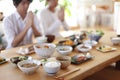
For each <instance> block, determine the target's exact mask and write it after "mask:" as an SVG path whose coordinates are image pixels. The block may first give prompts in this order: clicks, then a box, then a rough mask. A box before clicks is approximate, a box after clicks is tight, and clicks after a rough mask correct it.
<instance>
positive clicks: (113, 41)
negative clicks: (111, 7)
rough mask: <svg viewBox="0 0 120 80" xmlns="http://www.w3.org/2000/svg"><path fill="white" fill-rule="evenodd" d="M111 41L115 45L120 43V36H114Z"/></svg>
mask: <svg viewBox="0 0 120 80" xmlns="http://www.w3.org/2000/svg"><path fill="white" fill-rule="evenodd" d="M111 42H112V43H113V44H115V45H117V44H120V37H112V38H111Z"/></svg>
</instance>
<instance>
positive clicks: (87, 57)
mask: <svg viewBox="0 0 120 80" xmlns="http://www.w3.org/2000/svg"><path fill="white" fill-rule="evenodd" d="M92 58H93V56H91V54H90V53H87V54H86V55H84V54H77V55H74V56H73V57H72V58H71V63H72V64H81V63H83V62H86V61H88V60H90V59H92Z"/></svg>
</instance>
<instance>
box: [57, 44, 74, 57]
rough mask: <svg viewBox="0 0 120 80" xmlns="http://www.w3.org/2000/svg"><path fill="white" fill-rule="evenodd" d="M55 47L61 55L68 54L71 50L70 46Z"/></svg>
mask: <svg viewBox="0 0 120 80" xmlns="http://www.w3.org/2000/svg"><path fill="white" fill-rule="evenodd" d="M56 49H57V51H58V52H59V53H60V54H62V55H68V54H69V53H70V52H72V50H73V48H72V47H71V46H57V48H56Z"/></svg>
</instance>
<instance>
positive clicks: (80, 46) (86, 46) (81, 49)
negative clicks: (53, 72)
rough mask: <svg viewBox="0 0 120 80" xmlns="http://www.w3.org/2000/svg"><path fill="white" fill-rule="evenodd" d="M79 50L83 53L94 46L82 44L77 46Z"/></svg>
mask: <svg viewBox="0 0 120 80" xmlns="http://www.w3.org/2000/svg"><path fill="white" fill-rule="evenodd" d="M76 48H77V50H78V51H80V52H83V53H86V52H88V51H90V50H91V49H92V46H90V45H85V44H80V45H78V46H77V47H76Z"/></svg>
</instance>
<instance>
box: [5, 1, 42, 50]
mask: <svg viewBox="0 0 120 80" xmlns="http://www.w3.org/2000/svg"><path fill="white" fill-rule="evenodd" d="M31 2H32V0H13V4H14V6H15V7H16V11H15V12H14V13H12V14H11V15H9V16H8V17H6V18H5V19H4V21H3V25H4V27H3V29H4V34H5V37H6V40H7V48H12V47H16V46H21V45H26V44H31V43H32V34H34V35H35V36H41V33H40V29H39V28H40V27H39V21H38V20H37V17H36V16H35V15H34V14H33V13H32V11H29V12H27V10H28V8H29V5H30V3H31Z"/></svg>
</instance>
